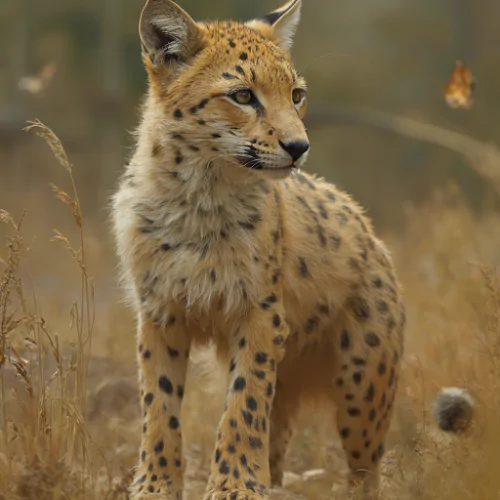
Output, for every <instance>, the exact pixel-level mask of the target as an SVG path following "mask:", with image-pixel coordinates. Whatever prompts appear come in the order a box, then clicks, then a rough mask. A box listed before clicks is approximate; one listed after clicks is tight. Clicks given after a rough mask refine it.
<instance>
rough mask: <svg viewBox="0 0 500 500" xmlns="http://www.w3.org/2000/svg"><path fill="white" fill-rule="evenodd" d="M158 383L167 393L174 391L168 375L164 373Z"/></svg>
mask: <svg viewBox="0 0 500 500" xmlns="http://www.w3.org/2000/svg"><path fill="white" fill-rule="evenodd" d="M158 385H159V387H160V389H161V390H162V391H163V392H165V393H166V394H172V392H173V390H174V387H173V385H172V382H170V380H169V379H168V377H166V376H165V375H162V376H161V377H160V378H159V379H158Z"/></svg>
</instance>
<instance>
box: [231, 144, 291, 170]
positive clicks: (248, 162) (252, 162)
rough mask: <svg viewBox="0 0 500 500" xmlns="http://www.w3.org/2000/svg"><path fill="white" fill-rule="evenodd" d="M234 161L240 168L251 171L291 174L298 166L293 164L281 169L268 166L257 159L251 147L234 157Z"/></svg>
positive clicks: (255, 152)
mask: <svg viewBox="0 0 500 500" xmlns="http://www.w3.org/2000/svg"><path fill="white" fill-rule="evenodd" d="M236 159H237V160H238V162H239V163H240V164H241V165H242V166H244V167H245V168H249V169H251V170H265V171H266V172H292V171H293V170H295V169H296V168H298V166H297V165H296V164H295V163H294V162H292V163H290V164H289V165H285V166H283V167H279V166H276V167H272V166H269V165H268V164H266V163H264V162H263V161H262V160H261V159H260V158H259V156H258V154H257V151H256V149H255V148H253V147H250V148H248V149H247V150H246V151H245V154H242V155H236Z"/></svg>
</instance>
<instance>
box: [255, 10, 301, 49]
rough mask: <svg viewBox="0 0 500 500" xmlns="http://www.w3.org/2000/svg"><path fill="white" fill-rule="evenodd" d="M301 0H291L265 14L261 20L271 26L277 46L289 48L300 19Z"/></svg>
mask: <svg viewBox="0 0 500 500" xmlns="http://www.w3.org/2000/svg"><path fill="white" fill-rule="evenodd" d="M301 7H302V0H291V1H290V2H288V3H286V4H285V5H283V6H282V7H280V8H279V9H277V10H275V11H273V12H271V13H269V14H267V15H266V16H264V17H263V18H262V19H260V21H261V22H263V23H266V24H267V25H269V26H271V28H272V30H273V35H274V37H275V38H276V39H277V43H278V46H279V47H281V48H282V49H287V50H289V49H290V48H291V47H292V44H293V36H294V35H295V31H296V30H297V26H298V25H299V21H300V10H301Z"/></svg>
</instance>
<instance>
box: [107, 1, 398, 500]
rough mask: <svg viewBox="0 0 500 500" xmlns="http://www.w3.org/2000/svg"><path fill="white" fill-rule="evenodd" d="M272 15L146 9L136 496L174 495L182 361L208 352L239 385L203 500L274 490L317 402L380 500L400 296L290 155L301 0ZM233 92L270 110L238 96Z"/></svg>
mask: <svg viewBox="0 0 500 500" xmlns="http://www.w3.org/2000/svg"><path fill="white" fill-rule="evenodd" d="M276 12H277V15H274V17H273V15H271V17H269V18H268V20H267V21H265V20H264V21H262V20H261V21H253V22H251V23H248V24H247V25H245V24H239V23H234V22H227V23H220V22H214V23H195V22H194V21H193V20H192V19H191V18H189V16H188V15H187V14H186V13H185V12H184V11H182V10H181V9H180V8H179V7H177V6H176V5H175V4H174V3H173V2H171V1H170V0H150V1H149V2H148V4H147V5H146V7H145V9H144V11H143V14H142V18H141V26H140V30H141V38H142V43H143V48H144V61H145V65H146V69H147V71H148V75H149V83H150V87H149V92H148V95H147V99H146V102H145V105H144V109H143V118H142V122H141V125H140V127H139V131H138V144H137V149H136V152H135V155H134V157H133V158H132V160H131V162H130V164H129V165H128V167H127V169H126V173H125V174H124V176H123V179H122V182H121V184H120V188H119V190H118V192H117V194H116V195H115V197H114V205H113V221H114V229H115V234H116V242H117V252H118V255H119V257H120V261H121V268H122V271H123V273H122V274H123V281H124V284H125V287H126V290H127V292H128V296H129V298H130V301H131V304H132V306H133V307H134V309H135V310H136V311H137V316H138V360H139V370H140V383H141V390H142V396H143V403H142V405H143V410H144V424H145V425H144V429H143V430H144V432H143V438H142V447H141V461H140V462H139V465H138V471H137V474H136V478H135V481H134V484H133V486H132V491H131V493H132V498H133V499H134V500H138V499H143V498H144V499H147V498H148V499H149V498H161V499H165V500H166V499H169V500H170V499H179V498H181V491H182V470H183V466H184V464H183V461H182V456H181V449H182V442H181V428H182V423H181V422H180V420H179V419H180V404H181V401H182V396H183V388H184V381H185V372H186V366H187V358H188V356H189V347H190V345H191V344H192V343H193V342H197V343H207V342H209V341H213V342H214V343H215V345H216V347H217V350H218V351H219V354H220V358H221V359H222V360H224V359H225V360H227V363H228V368H227V369H228V370H229V371H230V377H229V387H228V392H227V399H226V408H225V410H224V413H223V415H222V417H221V421H220V425H219V432H218V437H217V445H216V452H215V454H214V460H213V464H212V472H211V476H210V480H209V484H208V487H207V493H206V496H205V500H219V499H224V500H244V499H246V500H250V499H252V500H254V499H258V498H263V497H264V496H265V491H266V489H267V487H268V486H269V485H270V484H271V480H272V483H273V484H279V483H280V482H281V479H282V475H283V469H282V465H283V458H284V455H285V452H286V445H287V442H288V439H289V437H290V428H291V427H290V422H291V420H292V419H293V416H294V413H295V411H296V410H297V408H298V407H299V405H302V404H307V401H308V399H311V398H314V399H322V400H324V401H325V402H333V403H335V405H336V408H337V412H336V413H337V415H336V419H337V425H338V428H339V431H340V435H341V438H342V442H343V445H344V448H345V451H346V457H347V460H348V463H349V466H350V467H351V470H352V472H353V478H356V477H361V479H364V480H365V485H366V490H367V491H371V492H372V493H375V492H376V486H377V484H378V464H379V462H380V459H381V457H382V454H383V446H384V439H385V434H386V431H387V428H388V426H389V422H390V419H391V414H392V406H393V401H394V395H395V392H396V386H397V379H398V374H399V366H400V357H401V354H402V346H403V329H404V307H403V304H402V299H401V290H400V286H399V284H398V282H397V280H396V277H395V275H394V270H393V267H392V264H391V260H390V257H389V255H388V252H387V250H386V249H385V247H384V246H383V244H382V243H381V242H380V241H379V240H378V239H377V238H376V236H375V235H374V234H373V231H372V228H371V224H370V222H369V221H368V220H367V219H366V218H365V216H364V215H363V213H362V210H361V209H360V207H359V206H358V205H357V204H356V203H355V202H353V201H352V200H351V198H350V197H349V196H348V195H346V194H345V193H343V192H341V191H340V190H338V189H337V188H336V187H335V186H333V185H331V184H328V183H326V182H324V181H323V180H321V179H317V178H315V177H312V176H310V175H307V174H305V173H300V172H298V171H297V170H296V168H295V167H300V166H301V165H302V164H303V163H304V161H305V159H306V157H307V153H306V152H305V153H304V154H302V155H301V156H300V157H299V158H296V161H292V158H291V154H292V153H290V154H289V153H288V152H286V151H285V150H284V149H283V144H285V145H286V144H288V143H290V142H293V143H298V144H304V143H305V144H307V135H306V132H305V129H304V125H303V123H302V121H301V118H302V116H303V113H304V111H305V100H303V101H301V102H300V103H297V104H294V102H293V101H292V92H293V91H294V89H297V88H302V89H305V83H304V81H303V80H302V78H301V77H299V76H298V75H297V74H296V72H295V70H294V69H293V66H292V63H291V61H290V55H289V52H288V51H287V50H285V49H282V48H281V47H280V46H285V47H288V46H289V45H290V43H291V36H292V34H293V31H294V29H295V26H296V23H297V22H298V18H299V13H300V1H299V0H296V1H293V2H289V4H287V5H286V6H284V7H283V8H282V9H278V11H276ZM162 43H163V45H162ZM235 86H236V87H238V88H249V89H251V90H252V91H253V92H254V93H255V95H256V98H257V99H258V101H259V103H260V104H259V105H258V106H257V104H256V105H255V106H248V105H246V106H245V105H240V104H238V103H236V102H234V100H233V99H232V98H231V97H228V96H227V93H228V92H230V91H231V90H232V89H234V88H235ZM245 163H246V165H245V166H244V165H243V164H245ZM292 163H293V168H291V166H292ZM261 167H262V168H261Z"/></svg>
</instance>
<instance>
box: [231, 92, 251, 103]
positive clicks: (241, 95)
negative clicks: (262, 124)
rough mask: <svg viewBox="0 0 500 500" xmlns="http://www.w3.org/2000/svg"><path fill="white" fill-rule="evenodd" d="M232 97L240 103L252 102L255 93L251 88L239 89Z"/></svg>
mask: <svg viewBox="0 0 500 500" xmlns="http://www.w3.org/2000/svg"><path fill="white" fill-rule="evenodd" d="M231 98H232V99H233V100H234V101H236V102H237V103H238V104H242V105H245V104H251V103H252V102H253V100H254V95H253V93H252V91H251V90H238V92H235V93H234V94H231Z"/></svg>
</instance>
